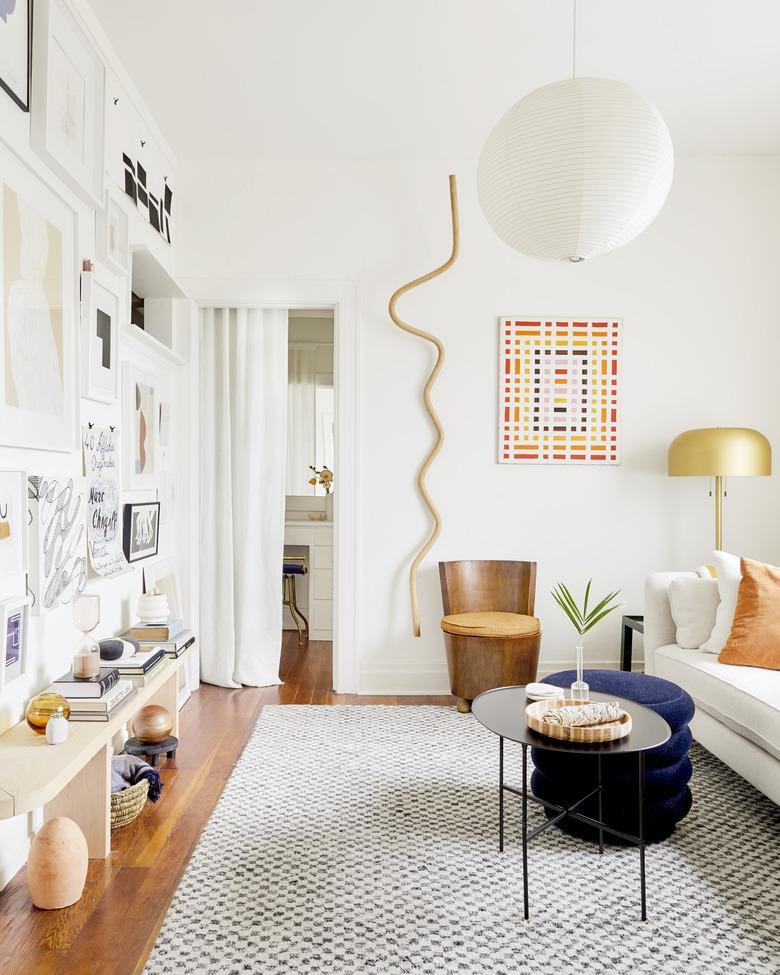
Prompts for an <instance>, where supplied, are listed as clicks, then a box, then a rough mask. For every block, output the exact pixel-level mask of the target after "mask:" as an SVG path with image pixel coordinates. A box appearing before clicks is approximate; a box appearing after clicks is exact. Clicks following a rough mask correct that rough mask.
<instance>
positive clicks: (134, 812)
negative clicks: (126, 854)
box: [111, 779, 149, 829]
mask: <svg viewBox="0 0 780 975" xmlns="http://www.w3.org/2000/svg"><path fill="white" fill-rule="evenodd" d="M148 794H149V780H148V779H141V781H140V782H136V784H135V785H131V786H130V788H129V789H122V791H121V792H112V793H111V829H118V828H119V827H120V826H127V824H128V823H132V821H133V820H134V819H135V817H136V816H138V815H139V814H140V813H141V812H142V810H143V808H144V806H145V805H146V797H147V795H148Z"/></svg>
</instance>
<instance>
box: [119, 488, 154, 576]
mask: <svg viewBox="0 0 780 975" xmlns="http://www.w3.org/2000/svg"><path fill="white" fill-rule="evenodd" d="M124 540H125V558H126V559H127V561H128V562H140V561H141V559H149V558H151V557H152V556H153V555H157V549H158V547H159V543H160V502H159V501H145V502H143V503H142V504H126V505H125V516H124Z"/></svg>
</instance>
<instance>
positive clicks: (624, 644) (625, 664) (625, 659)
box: [620, 620, 634, 670]
mask: <svg viewBox="0 0 780 975" xmlns="http://www.w3.org/2000/svg"><path fill="white" fill-rule="evenodd" d="M633 642H634V631H633V630H632V629H631V627H630V626H628V624H627V623H626V621H625V620H623V633H622V636H621V637H620V669H621V670H631V657H632V652H631V651H632V650H633Z"/></svg>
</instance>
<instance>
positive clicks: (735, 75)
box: [90, 0, 780, 159]
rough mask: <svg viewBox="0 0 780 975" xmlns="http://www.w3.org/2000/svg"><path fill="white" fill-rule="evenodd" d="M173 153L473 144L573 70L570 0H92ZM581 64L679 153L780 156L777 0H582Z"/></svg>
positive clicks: (441, 149)
mask: <svg viewBox="0 0 780 975" xmlns="http://www.w3.org/2000/svg"><path fill="white" fill-rule="evenodd" d="M90 2H91V3H92V6H93V7H94V8H95V11H96V12H97V15H98V18H99V20H100V21H101V23H102V25H103V28H104V29H105V31H106V32H107V34H108V36H109V37H110V39H111V41H112V42H113V44H114V45H115V47H116V49H117V51H118V53H119V55H120V57H121V58H122V60H123V62H124V64H125V66H126V67H127V69H128V71H129V72H130V74H131V75H132V77H133V79H134V80H135V82H136V84H137V85H138V87H139V89H140V91H141V94H142V95H143V97H144V99H145V100H146V102H147V104H148V105H149V107H150V108H151V109H152V111H153V113H154V114H155V117H156V119H157V121H158V123H159V124H160V126H161V128H162V130H163V132H164V133H165V135H166V137H167V138H168V140H169V142H170V143H171V145H172V147H173V149H174V151H175V152H176V153H177V154H178V155H179V157H180V158H184V159H186V158H212V157H220V156H232V157H272V158H287V159H291V158H318V159H325V158H350V159H439V158H441V159H444V158H458V159H460V158H463V159H466V158H474V157H476V156H478V155H479V151H480V149H481V146H482V143H483V141H484V139H485V137H486V135H487V133H488V132H489V130H490V129H491V128H492V126H493V124H494V123H495V122H496V121H497V119H498V118H499V116H500V115H501V114H502V113H503V112H504V111H505V110H506V109H507V108H508V107H509V106H510V105H511V104H512V103H513V102H515V101H516V100H517V99H518V98H519V97H520V96H522V95H523V94H525V93H526V92H528V91H530V90H531V89H533V88H535V87H538V86H539V85H542V84H545V83H547V82H550V81H556V80H558V79H560V78H562V77H566V76H568V74H569V73H570V67H571V9H572V0H385V2H380V0H162V2H161V0H133V2H132V3H130V2H119V0H90ZM577 24H578V26H577V73H578V74H580V75H598V76H601V77H610V78H616V79H619V80H621V81H625V82H628V83H629V84H631V85H634V86H635V87H636V88H638V89H639V90H640V91H642V92H643V93H644V94H645V95H647V97H649V98H650V99H651V100H652V101H654V102H655V104H656V105H657V106H658V108H659V109H660V111H661V112H662V114H663V115H664V117H665V118H666V120H667V123H668V125H669V128H670V130H671V133H672V138H673V140H674V144H675V149H676V151H677V153H678V154H687V155H691V154H724V153H729V154H730V153H780V2H778V0H644V2H639V0H579V4H578V19H577Z"/></svg>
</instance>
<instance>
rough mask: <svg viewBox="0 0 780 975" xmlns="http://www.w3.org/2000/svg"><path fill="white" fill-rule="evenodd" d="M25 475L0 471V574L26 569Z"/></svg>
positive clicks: (22, 472) (24, 570) (17, 472)
mask: <svg viewBox="0 0 780 975" xmlns="http://www.w3.org/2000/svg"><path fill="white" fill-rule="evenodd" d="M27 558H28V556H27V475H26V474H25V473H24V471H0V576H4V575H10V574H11V573H12V572H26V571H27V567H28V562H27Z"/></svg>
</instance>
